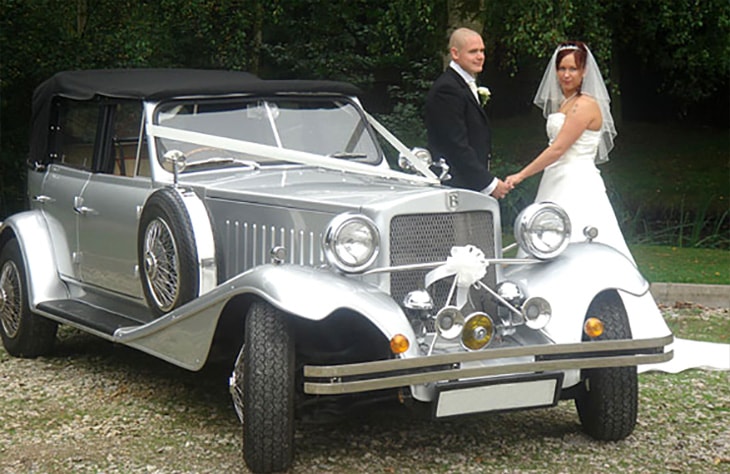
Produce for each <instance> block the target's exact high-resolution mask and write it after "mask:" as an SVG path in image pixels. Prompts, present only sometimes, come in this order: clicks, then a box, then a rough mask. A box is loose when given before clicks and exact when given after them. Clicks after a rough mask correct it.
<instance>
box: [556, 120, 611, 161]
mask: <svg viewBox="0 0 730 474" xmlns="http://www.w3.org/2000/svg"><path fill="white" fill-rule="evenodd" d="M564 123H565V114H563V113H561V112H556V113H554V114H550V115H548V118H547V123H546V125H545V127H546V129H547V135H548V138H549V139H550V143H552V142H553V140H555V137H557V136H558V132H560V129H561V128H563V124H564ZM600 140H601V132H600V130H585V131H584V132H583V133H582V134H581V136H580V137H578V140H576V141H575V143H573V145H572V146H571V147H570V148H569V149H568V151H567V152H565V154H564V155H563V156H562V157H561V158H560V159H559V160H558V162H563V163H564V162H567V161H576V160H578V161H582V160H585V161H586V162H589V163H593V162H594V160H595V158H596V152H597V151H598V143H599V142H600Z"/></svg>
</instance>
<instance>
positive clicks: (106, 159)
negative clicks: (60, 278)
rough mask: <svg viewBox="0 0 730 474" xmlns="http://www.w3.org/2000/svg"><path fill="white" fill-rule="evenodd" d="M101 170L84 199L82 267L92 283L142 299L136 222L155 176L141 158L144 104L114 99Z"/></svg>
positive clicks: (108, 106) (106, 123)
mask: <svg viewBox="0 0 730 474" xmlns="http://www.w3.org/2000/svg"><path fill="white" fill-rule="evenodd" d="M103 114H104V133H103V135H102V136H103V138H102V144H101V146H100V147H99V149H100V153H99V158H98V165H97V166H96V171H95V172H94V173H92V174H91V176H90V177H89V180H88V183H87V184H86V186H85V187H84V189H83V192H82V194H81V199H80V203H79V204H80V205H81V207H82V209H81V211H80V212H79V219H78V223H79V226H78V228H79V233H78V236H79V237H78V250H79V270H80V279H81V280H82V281H83V282H84V283H86V284H89V285H93V286H96V287H99V288H103V289H105V290H108V291H113V292H116V293H121V294H124V295H127V296H132V297H135V298H140V299H141V298H143V294H142V287H141V284H140V279H139V275H138V268H137V265H138V260H137V227H138V221H139V216H140V213H141V209H142V206H143V205H144V202H145V200H146V198H147V196H148V195H149V194H150V193H151V192H152V183H151V179H150V178H149V177H148V176H142V175H140V173H139V172H138V170H140V169H146V167H142V166H139V165H138V160H145V159H147V157H148V153H147V149H146V141H145V140H144V139H143V138H141V137H142V136H143V134H142V133H141V132H142V127H141V123H142V122H141V120H142V104H141V103H140V102H136V101H134V102H133V101H127V102H121V103H109V104H106V105H105V107H104V111H103Z"/></svg>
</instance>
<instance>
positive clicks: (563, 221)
mask: <svg viewBox="0 0 730 474" xmlns="http://www.w3.org/2000/svg"><path fill="white" fill-rule="evenodd" d="M570 232H571V227H570V218H568V214H566V212H565V211H564V210H563V208H562V207H560V206H558V205H557V204H554V203H552V202H539V203H534V204H530V205H529V206H527V207H526V208H525V209H523V210H522V212H520V215H519V216H517V220H516V221H515V239H516V240H517V243H518V244H519V245H520V248H522V250H524V251H525V252H527V253H528V254H529V255H532V256H533V257H536V258H539V259H541V260H544V259H550V258H555V257H557V256H558V255H560V254H561V253H562V252H563V250H565V248H566V247H567V246H568V243H570Z"/></svg>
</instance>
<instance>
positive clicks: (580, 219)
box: [506, 41, 633, 262]
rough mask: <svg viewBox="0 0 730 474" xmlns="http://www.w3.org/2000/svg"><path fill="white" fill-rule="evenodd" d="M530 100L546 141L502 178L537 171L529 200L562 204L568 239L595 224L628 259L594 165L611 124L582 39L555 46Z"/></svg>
mask: <svg viewBox="0 0 730 474" xmlns="http://www.w3.org/2000/svg"><path fill="white" fill-rule="evenodd" d="M534 102H535V105H537V106H538V107H540V108H541V109H542V110H543V114H544V116H545V117H546V119H547V125H546V128H547V134H548V137H549V139H550V142H549V146H548V147H547V148H545V150H543V152H542V153H540V155H538V156H537V158H535V159H534V160H532V162H530V163H529V164H528V165H527V166H525V167H524V168H523V169H522V170H521V171H519V172H518V173H515V174H513V175H511V176H508V177H507V179H506V182H507V183H509V184H512V185H515V186H516V185H518V184H519V183H520V182H522V181H523V180H524V179H526V178H529V177H530V176H532V175H534V174H537V173H539V172H541V171H542V172H543V175H542V179H541V181H540V186H539V188H538V191H537V197H536V198H535V202H541V201H552V202H554V203H556V204H559V205H560V206H562V207H563V208H564V209H565V211H566V212H567V213H568V216H569V217H570V221H571V223H572V229H573V231H572V232H573V233H572V236H571V241H585V237H584V236H583V229H584V228H585V227H586V226H589V225H590V226H593V227H596V228H597V229H598V237H597V238H596V239H595V240H596V241H597V242H602V243H604V244H606V245H609V246H611V247H613V248H615V249H616V250H618V251H620V252H621V253H623V254H624V255H625V256H626V257H627V258H628V259H629V260H631V261H632V262H633V257H632V256H631V253H630V252H629V249H628V247H627V246H626V242H625V240H624V238H623V234H622V233H621V229H620V228H619V225H618V222H617V220H616V215H615V214H614V212H613V208H612V207H611V203H610V201H609V200H608V196H607V194H606V187H605V185H604V183H603V179H602V178H601V173H600V171H599V170H598V168H597V167H596V164H598V163H603V162H605V161H608V152H609V151H611V149H612V148H613V139H614V137H615V136H616V129H615V128H614V125H613V118H612V117H611V111H610V108H609V102H610V99H609V96H608V91H607V90H606V86H605V85H604V83H603V78H602V77H601V71H600V69H599V68H598V65H597V64H596V61H595V59H594V58H593V54H591V52H590V50H589V49H588V47H587V46H586V45H585V44H584V43H582V42H580V41H571V42H568V43H561V44H560V45H558V47H557V48H556V49H555V52H554V53H553V56H552V59H551V60H550V62H549V63H548V66H547V68H546V70H545V74H544V76H543V78H542V82H541V83H540V87H539V88H538V90H537V94H536V95H535V100H534Z"/></svg>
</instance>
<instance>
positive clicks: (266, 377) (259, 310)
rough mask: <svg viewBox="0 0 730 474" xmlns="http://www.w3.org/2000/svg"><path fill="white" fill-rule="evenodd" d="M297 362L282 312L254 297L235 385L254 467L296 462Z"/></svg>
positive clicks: (264, 468)
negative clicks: (295, 367) (295, 388)
mask: <svg viewBox="0 0 730 474" xmlns="http://www.w3.org/2000/svg"><path fill="white" fill-rule="evenodd" d="M294 364H295V355H294V337H293V335H292V333H291V329H290V327H289V324H287V321H286V318H285V315H284V313H283V312H281V311H280V310H278V309H276V308H274V307H273V306H271V305H270V304H268V303H262V302H257V303H254V304H253V305H252V306H251V308H250V309H249V312H248V315H247V318H246V334H245V339H244V344H243V347H242V348H241V353H240V354H239V356H238V359H237V360H236V365H235V369H234V381H235V385H234V386H233V387H232V389H233V401H234V405H235V407H236V411H237V412H238V414H239V416H240V417H241V420H242V422H243V457H244V460H245V461H246V464H247V465H248V467H249V469H251V470H252V471H253V472H276V471H283V470H285V469H287V468H288V467H289V466H290V465H291V463H292V459H293V457H294Z"/></svg>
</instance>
